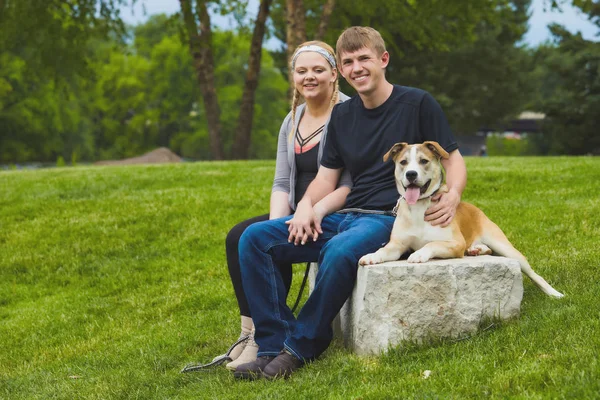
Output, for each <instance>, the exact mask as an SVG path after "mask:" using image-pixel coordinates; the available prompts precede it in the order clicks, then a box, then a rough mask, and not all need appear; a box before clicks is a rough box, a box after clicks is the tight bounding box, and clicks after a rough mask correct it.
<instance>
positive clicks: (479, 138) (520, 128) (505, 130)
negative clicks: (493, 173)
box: [456, 111, 546, 156]
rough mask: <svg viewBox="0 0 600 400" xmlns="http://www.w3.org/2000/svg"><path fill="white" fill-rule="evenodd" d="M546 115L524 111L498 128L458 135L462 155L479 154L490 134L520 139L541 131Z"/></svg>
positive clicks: (485, 128) (482, 129)
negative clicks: (473, 133)
mask: <svg viewBox="0 0 600 400" xmlns="http://www.w3.org/2000/svg"><path fill="white" fill-rule="evenodd" d="M545 117H546V116H545V114H542V113H538V112H533V111H523V112H522V113H521V114H519V116H518V117H517V118H516V119H513V120H511V121H510V122H508V123H506V124H500V125H499V126H498V127H497V128H490V127H482V128H480V129H479V131H478V132H477V133H476V134H475V135H464V136H456V141H457V142H458V146H459V147H460V152H461V154H462V155H464V156H477V155H480V153H481V149H482V148H483V147H484V146H486V138H487V136H488V135H490V134H499V135H502V136H503V137H505V138H508V139H516V140H520V139H521V138H522V137H523V136H524V135H526V134H528V133H541V132H542V122H543V120H544V118H545Z"/></svg>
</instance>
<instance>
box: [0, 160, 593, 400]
mask: <svg viewBox="0 0 600 400" xmlns="http://www.w3.org/2000/svg"><path fill="white" fill-rule="evenodd" d="M467 165H468V169H469V183H468V188H467V190H466V191H465V193H464V196H463V199H464V200H466V201H469V202H472V203H474V204H476V205H477V206H479V207H480V208H482V209H483V210H484V211H485V212H486V214H487V215H488V216H489V217H490V218H491V219H492V220H494V221H495V222H496V223H498V225H500V226H501V227H502V228H503V230H504V231H505V233H506V234H507V236H508V237H509V238H510V239H511V241H512V242H513V244H515V246H516V247H517V248H519V249H520V250H521V251H522V252H523V253H524V254H525V255H526V256H527V257H528V258H529V261H530V262H531V264H532V266H533V268H534V269H535V270H536V271H537V272H538V273H539V274H540V275H542V276H543V277H544V278H546V280H548V281H549V282H550V283H551V284H552V285H553V286H554V287H555V288H556V289H557V290H559V291H560V292H563V293H564V294H565V295H566V297H565V298H564V299H561V300H555V299H551V298H549V297H547V296H546V295H544V294H543V293H542V292H541V291H540V290H539V289H537V287H535V286H534V285H533V284H532V283H531V282H530V281H529V280H528V279H527V278H525V279H524V285H525V294H524V297H523V302H522V308H521V317H520V318H519V319H517V320H513V321H510V322H505V323H502V324H497V325H495V327H494V328H493V329H490V330H487V331H484V332H481V333H479V334H476V335H474V336H473V337H471V338H470V339H468V340H462V341H452V340H445V341H440V342H437V343H433V344H429V345H427V346H413V345H407V346H403V347H399V348H396V349H393V350H391V351H390V352H388V353H387V354H385V355H381V356H378V357H358V356H355V355H353V354H351V353H350V352H348V351H347V350H345V349H343V348H342V347H341V345H340V344H339V343H334V344H333V345H332V347H331V348H330V349H329V350H328V351H327V352H325V354H324V355H323V356H322V358H321V359H320V360H319V361H318V362H315V363H313V364H311V365H308V366H307V367H305V368H303V369H302V370H300V371H299V372H298V373H297V374H296V375H294V376H293V377H292V378H291V379H289V380H287V381H276V382H266V381H257V382H238V381H236V380H234V379H233V377H232V375H231V374H230V373H229V372H228V371H227V370H225V368H223V367H221V368H215V369H213V370H210V371H206V372H194V373H189V374H181V373H179V371H180V370H181V368H182V367H183V366H184V365H185V364H187V363H189V362H207V361H209V360H211V359H212V357H213V356H215V355H218V354H221V353H222V352H224V351H225V350H226V349H227V347H228V346H229V345H230V344H231V343H232V342H233V341H234V340H235V339H236V338H237V335H238V333H239V331H238V329H239V315H238V310H237V305H236V301H235V298H234V295H233V289H232V287H231V284H230V282H229V275H228V273H227V268H226V263H225V254H224V240H225V235H226V234H227V231H228V229H229V228H230V227H232V226H233V225H234V224H235V223H237V222H239V221H241V220H243V219H246V218H248V217H252V216H255V215H258V214H263V213H266V212H267V210H268V199H269V195H270V186H271V181H272V178H273V173H274V162H273V161H253V162H211V163H204V162H199V163H184V164H177V165H160V166H128V167H78V168H62V169H61V168H59V169H47V170H37V171H7V172H0V398H3V399H4V398H6V399H55V398H56V399H74V398H85V399H121V398H123V399H129V398H139V399H151V398H157V399H167V398H168V399H188V398H189V399H204V398H207V399H240V400H244V399H251V398H261V399H270V398H273V399H279V398H290V399H298V398H310V399H384V398H486V397H489V398H573V399H585V398H598V397H599V396H600V394H599V393H600V373H599V365H598V354H599V353H600V329H599V327H600V300H599V298H598V296H599V295H598V294H599V293H600V285H599V282H600V268H599V267H600V265H599V264H600V249H599V248H598V247H599V238H600V198H599V196H598V193H599V191H598V188H599V186H598V182H600V158H591V157H582V158H566V157H565V158H563V157H556V158H501V157H498V158H494V157H490V158H477V159H475V158H470V159H467ZM302 275H303V267H302V266H300V265H299V266H297V268H296V269H295V272H294V287H293V289H292V295H291V296H290V299H289V301H290V303H291V302H292V301H293V300H294V298H295V295H296V293H297V290H298V286H299V283H300V281H301V280H302ZM425 370H430V371H432V373H431V376H430V377H429V378H428V379H423V378H422V373H423V371H425Z"/></svg>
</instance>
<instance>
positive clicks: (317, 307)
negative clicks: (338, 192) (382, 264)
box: [239, 213, 394, 361]
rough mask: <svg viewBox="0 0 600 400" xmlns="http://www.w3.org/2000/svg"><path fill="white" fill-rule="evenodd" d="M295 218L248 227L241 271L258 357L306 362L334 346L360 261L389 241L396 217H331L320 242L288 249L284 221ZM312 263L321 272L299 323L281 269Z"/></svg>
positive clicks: (242, 245) (242, 240)
mask: <svg viewBox="0 0 600 400" xmlns="http://www.w3.org/2000/svg"><path fill="white" fill-rule="evenodd" d="M290 218H292V217H291V216H289V217H284V218H280V219H275V220H271V221H264V222H258V223H255V224H253V225H251V226H249V227H248V229H246V231H245V232H244V234H243V235H242V237H241V238H240V244H239V256H240V266H241V271H242V281H243V285H244V291H245V292H246V297H247V299H248V303H249V305H250V311H251V313H252V319H253V321H254V325H255V328H256V332H255V337H254V338H255V340H256V343H257V344H258V346H259V352H258V355H259V356H276V355H277V354H279V352H280V351H281V350H282V349H283V348H284V347H285V348H286V349H287V350H289V351H290V352H291V353H292V354H294V355H295V356H296V357H298V358H299V359H301V360H305V361H306V360H312V359H315V358H316V357H318V356H319V355H321V353H323V351H325V349H326V348H327V347H328V346H329V343H330V342H331V339H332V337H333V331H332V328H331V323H332V322H333V319H334V318H335V316H336V315H337V314H338V312H339V311H340V309H341V308H342V306H343V305H344V302H345V301H346V300H347V299H348V297H349V296H350V294H351V293H352V289H353V288H354V283H355V281H356V271H357V270H358V260H359V259H360V257H362V256H363V255H365V254H368V253H372V252H374V251H376V250H377V249H379V248H380V247H382V245H383V244H384V243H387V242H388V241H389V239H390V234H391V231H392V226H393V224H394V217H391V216H386V215H373V214H361V213H351V214H337V213H336V214H331V215H328V216H327V217H325V218H324V219H323V221H322V223H321V227H322V228H323V234H322V235H320V236H319V239H318V240H317V241H316V242H313V241H310V240H309V241H308V242H307V243H306V244H305V245H304V246H301V245H298V246H295V245H294V244H293V243H288V235H289V233H288V225H286V224H285V221H287V220H289V219H290ZM309 261H318V262H319V272H318V274H317V278H316V282H315V287H314V290H313V291H312V293H311V294H310V296H309V297H308V300H307V301H306V303H305V304H304V307H302V310H301V311H300V313H299V314H298V318H297V319H296V318H295V317H294V315H293V314H292V312H291V310H290V308H289V307H288V306H287V304H286V302H285V300H286V290H285V285H284V283H283V279H282V276H281V272H280V271H279V270H278V268H277V265H282V264H284V263H300V262H309Z"/></svg>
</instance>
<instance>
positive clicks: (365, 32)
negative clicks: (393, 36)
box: [335, 26, 386, 68]
mask: <svg viewBox="0 0 600 400" xmlns="http://www.w3.org/2000/svg"><path fill="white" fill-rule="evenodd" d="M364 47H367V48H369V49H371V50H374V51H375V53H376V54H377V55H378V56H381V55H382V54H383V53H384V52H385V51H386V50H385V42H384V41H383V38H382V37H381V34H380V33H379V32H377V31H376V30H375V29H373V28H371V27H368V26H351V27H350V28H347V29H346V30H345V31H344V32H342V34H341V35H340V37H339V39H338V41H337V44H336V45H335V50H336V53H337V55H336V56H337V61H338V65H339V66H340V68H341V60H342V58H341V57H342V53H353V52H355V51H357V50H360V49H362V48H364Z"/></svg>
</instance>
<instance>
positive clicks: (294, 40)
mask: <svg viewBox="0 0 600 400" xmlns="http://www.w3.org/2000/svg"><path fill="white" fill-rule="evenodd" d="M286 5H287V29H286V45H287V60H288V62H289V61H290V60H291V59H292V56H293V55H294V50H296V47H297V46H298V45H299V44H300V43H303V42H305V41H306V13H305V11H304V1H303V0H286ZM288 82H289V83H290V88H289V91H288V97H289V98H291V95H292V93H293V90H294V80H293V79H292V71H291V69H290V70H289V71H288Z"/></svg>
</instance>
